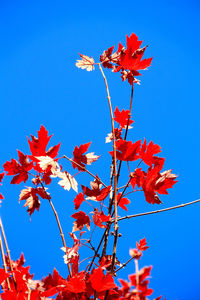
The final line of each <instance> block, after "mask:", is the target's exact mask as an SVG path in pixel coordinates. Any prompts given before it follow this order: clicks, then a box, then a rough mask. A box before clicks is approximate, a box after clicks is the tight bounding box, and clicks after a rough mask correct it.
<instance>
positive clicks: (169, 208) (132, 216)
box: [111, 199, 200, 223]
mask: <svg viewBox="0 0 200 300" xmlns="http://www.w3.org/2000/svg"><path fill="white" fill-rule="evenodd" d="M198 202H200V199H198V200H195V201H191V202H188V203H183V204H179V205H176V206H171V207H168V208H163V209H160V210H153V211H148V212H145V213H140V214H135V215H129V216H125V217H121V218H118V222H119V221H122V220H126V219H131V218H136V217H142V216H147V215H151V214H156V213H160V212H164V211H168V210H172V209H176V208H181V207H185V206H188V205H192V204H195V203H198ZM111 223H114V221H111Z"/></svg>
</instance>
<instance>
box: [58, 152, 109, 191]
mask: <svg viewBox="0 0 200 300" xmlns="http://www.w3.org/2000/svg"><path fill="white" fill-rule="evenodd" d="M63 158H66V159H67V160H69V161H70V162H72V163H74V164H75V165H77V166H78V167H79V168H81V169H82V170H83V171H85V172H87V173H88V174H90V176H92V177H93V178H95V179H96V180H98V181H100V182H101V184H103V186H104V187H107V185H105V183H103V181H102V180H101V179H100V178H99V177H97V176H95V175H94V174H92V173H91V172H90V171H88V170H87V169H86V167H83V166H81V165H80V164H79V163H77V162H76V161H74V160H73V159H71V158H69V157H67V156H66V155H63Z"/></svg>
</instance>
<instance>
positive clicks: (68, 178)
mask: <svg viewBox="0 0 200 300" xmlns="http://www.w3.org/2000/svg"><path fill="white" fill-rule="evenodd" d="M51 177H58V178H60V179H61V180H60V181H59V182H58V184H59V185H60V186H62V187H63V188H64V189H65V190H68V191H69V190H70V189H71V188H72V189H73V190H74V191H75V192H78V183H77V181H76V179H75V178H74V177H73V176H72V175H71V174H69V173H68V172H66V171H64V172H61V171H57V172H55V173H54V175H51Z"/></svg>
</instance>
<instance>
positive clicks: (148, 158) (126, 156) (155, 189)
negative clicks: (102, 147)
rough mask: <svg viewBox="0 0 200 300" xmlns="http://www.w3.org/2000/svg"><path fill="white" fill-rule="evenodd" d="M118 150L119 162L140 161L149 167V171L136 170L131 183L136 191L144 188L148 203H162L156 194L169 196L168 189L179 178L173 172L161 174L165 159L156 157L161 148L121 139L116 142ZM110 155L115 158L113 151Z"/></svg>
mask: <svg viewBox="0 0 200 300" xmlns="http://www.w3.org/2000/svg"><path fill="white" fill-rule="evenodd" d="M116 149H117V152H116V155H117V159H118V160H121V161H126V162H132V161H136V160H139V159H140V160H141V161H140V163H141V162H142V161H143V162H144V163H145V164H146V165H147V166H148V167H149V168H148V170H147V171H143V170H142V169H141V168H136V169H135V171H134V172H132V173H130V183H131V185H132V187H133V189H134V190H135V186H136V185H137V186H138V188H142V190H143V192H144V195H145V199H146V201H147V202H148V203H152V204H155V203H156V204H160V203H162V202H161V200H160V199H159V197H158V195H157V194H156V193H159V194H168V192H167V189H169V188H172V187H173V185H174V184H175V183H176V182H177V181H176V178H177V176H176V175H175V174H172V173H171V171H172V170H167V171H164V172H161V170H162V168H163V165H164V161H165V159H164V158H161V157H158V156H155V154H157V153H159V152H160V151H161V150H160V146H158V145H157V144H154V143H153V142H152V141H151V142H150V143H149V144H148V145H147V143H146V140H144V143H143V144H141V140H139V141H136V142H135V143H132V142H131V141H126V140H123V139H120V140H119V141H116ZM110 154H111V155H112V156H113V151H111V152H110ZM140 163H139V164H140Z"/></svg>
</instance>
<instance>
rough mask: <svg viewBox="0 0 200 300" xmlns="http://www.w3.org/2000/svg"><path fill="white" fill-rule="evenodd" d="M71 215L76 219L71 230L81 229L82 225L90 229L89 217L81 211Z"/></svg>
mask: <svg viewBox="0 0 200 300" xmlns="http://www.w3.org/2000/svg"><path fill="white" fill-rule="evenodd" d="M71 217H72V218H74V219H76V221H75V222H74V223H73V224H74V227H73V230H72V231H73V232H74V231H77V230H82V229H83V227H84V226H86V227H87V229H88V230H90V218H89V216H87V215H86V214H85V213H84V212H83V211H79V212H77V213H75V214H73V215H72V216H71Z"/></svg>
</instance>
